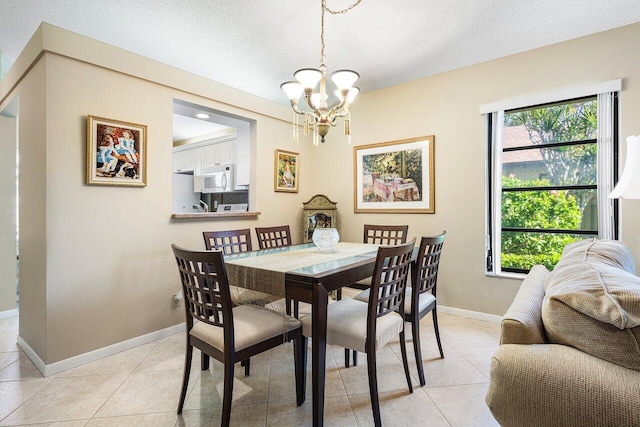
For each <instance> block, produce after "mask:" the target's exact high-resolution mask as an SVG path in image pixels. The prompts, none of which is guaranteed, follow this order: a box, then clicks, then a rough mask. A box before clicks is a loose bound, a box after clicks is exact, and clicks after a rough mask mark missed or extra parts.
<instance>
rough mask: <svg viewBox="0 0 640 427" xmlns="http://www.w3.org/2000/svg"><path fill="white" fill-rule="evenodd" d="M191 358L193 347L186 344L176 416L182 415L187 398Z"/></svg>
mask: <svg viewBox="0 0 640 427" xmlns="http://www.w3.org/2000/svg"><path fill="white" fill-rule="evenodd" d="M192 358H193V346H192V345H191V344H188V343H187V352H186V353H185V356H184V376H183V377H182V391H181V392H180V401H179V402H178V414H181V413H182V407H183V406H184V399H185V398H186V397H187V386H188V385H189V374H191V360H192Z"/></svg>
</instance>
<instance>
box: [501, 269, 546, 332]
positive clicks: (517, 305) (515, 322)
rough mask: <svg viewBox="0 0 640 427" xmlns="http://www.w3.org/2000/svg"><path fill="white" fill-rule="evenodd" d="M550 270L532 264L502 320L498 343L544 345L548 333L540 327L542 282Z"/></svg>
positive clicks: (542, 294)
mask: <svg viewBox="0 0 640 427" xmlns="http://www.w3.org/2000/svg"><path fill="white" fill-rule="evenodd" d="M548 275H549V270H547V268H546V267H545V266H543V265H534V266H533V268H531V271H529V274H527V277H525V279H524V281H523V282H522V284H521V285H520V289H519V290H518V294H517V295H516V297H515V298H514V300H513V303H512V304H511V306H510V307H509V309H508V310H507V312H506V313H505V315H504V316H503V317H502V328H501V329H502V332H501V334H500V344H544V343H546V342H547V334H546V333H545V331H544V325H543V324H542V299H543V298H544V283H545V279H546V278H547V276H548Z"/></svg>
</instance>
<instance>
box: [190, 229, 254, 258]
mask: <svg viewBox="0 0 640 427" xmlns="http://www.w3.org/2000/svg"><path fill="white" fill-rule="evenodd" d="M202 236H203V237H204V246H205V248H207V250H208V251H210V250H213V249H220V250H221V251H222V252H224V253H225V254H235V253H239V252H251V251H252V250H253V249H252V248H251V230H250V229H248V228H245V229H242V230H227V231H203V232H202Z"/></svg>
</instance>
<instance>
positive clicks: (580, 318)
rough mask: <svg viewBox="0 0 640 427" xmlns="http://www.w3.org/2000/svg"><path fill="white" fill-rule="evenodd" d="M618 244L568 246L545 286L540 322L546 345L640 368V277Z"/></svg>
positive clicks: (625, 250) (581, 243)
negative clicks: (562, 347)
mask: <svg viewBox="0 0 640 427" xmlns="http://www.w3.org/2000/svg"><path fill="white" fill-rule="evenodd" d="M627 258H631V256H630V254H629V251H628V249H626V247H624V245H622V244H621V243H619V242H613V241H597V240H595V241H594V240H591V241H583V242H578V243H577V244H573V245H569V246H568V247H567V248H566V249H565V251H564V252H563V256H562V258H561V260H560V262H559V263H558V265H557V266H556V268H555V269H554V271H553V272H552V273H550V274H549V275H548V276H547V280H546V282H545V296H544V300H543V304H542V320H543V323H544V327H545V331H546V333H547V337H548V339H549V341H550V342H552V343H557V344H564V345H569V346H572V347H575V348H578V349H580V350H582V351H584V352H585V353H588V354H591V355H593V356H596V357H599V358H601V359H604V360H608V361H610V362H612V363H616V364H618V365H621V366H625V367H627V368H631V369H634V370H640V278H638V277H637V276H635V275H634V274H632V273H631V272H629V270H630V269H631V270H633V269H634V267H633V261H632V260H631V261H629V259H627Z"/></svg>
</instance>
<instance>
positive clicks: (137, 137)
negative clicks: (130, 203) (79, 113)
mask: <svg viewBox="0 0 640 427" xmlns="http://www.w3.org/2000/svg"><path fill="white" fill-rule="evenodd" d="M87 184H92V185H122V186H130V187H144V186H146V185H147V127H146V126H145V125H138V124H135V123H129V122H121V121H117V120H111V119H105V118H102V117H96V116H87Z"/></svg>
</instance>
